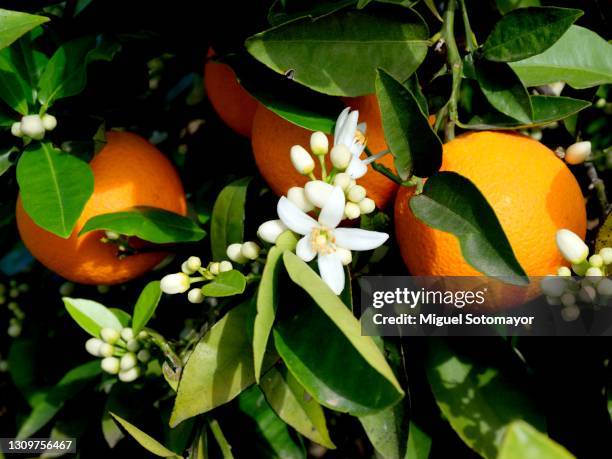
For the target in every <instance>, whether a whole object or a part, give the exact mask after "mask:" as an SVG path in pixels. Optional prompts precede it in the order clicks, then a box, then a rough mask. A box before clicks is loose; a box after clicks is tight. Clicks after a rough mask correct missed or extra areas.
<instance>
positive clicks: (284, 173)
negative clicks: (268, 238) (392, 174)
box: [251, 95, 397, 208]
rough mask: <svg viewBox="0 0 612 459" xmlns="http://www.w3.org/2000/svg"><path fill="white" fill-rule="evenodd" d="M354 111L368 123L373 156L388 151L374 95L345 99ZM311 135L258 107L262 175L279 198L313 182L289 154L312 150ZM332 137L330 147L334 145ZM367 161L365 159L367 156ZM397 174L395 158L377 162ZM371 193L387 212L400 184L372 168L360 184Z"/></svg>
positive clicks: (256, 141) (256, 137)
mask: <svg viewBox="0 0 612 459" xmlns="http://www.w3.org/2000/svg"><path fill="white" fill-rule="evenodd" d="M345 102H346V103H348V105H350V106H351V107H352V108H354V109H357V110H359V122H363V121H365V122H366V123H367V129H366V137H367V145H368V148H369V149H370V150H371V151H372V152H373V153H378V152H380V151H382V150H386V149H387V144H386V143H385V138H384V134H383V130H382V123H381V119H380V109H379V108H378V102H377V101H376V97H375V96H374V95H368V96H362V97H356V98H351V99H348V98H347V99H345ZM311 134H312V132H311V131H309V130H307V129H304V128H302V127H300V126H297V125H295V124H293V123H291V122H289V121H287V120H285V119H283V118H281V117H280V116H278V115H276V114H275V113H273V112H272V111H270V110H268V109H267V108H266V107H264V106H263V105H261V104H260V105H259V106H258V107H257V111H256V112H255V119H254V120H253V133H252V135H251V144H252V146H253V154H254V155H255V162H256V164H257V168H258V169H259V172H260V173H261V175H262V176H263V178H264V179H265V180H266V182H268V185H269V186H270V188H272V191H274V192H275V193H276V194H277V195H284V194H286V193H287V191H288V190H289V188H291V187H294V186H304V184H305V183H306V182H307V181H308V180H309V179H308V178H306V177H304V176H303V175H300V174H299V173H298V172H297V171H296V170H295V169H294V168H293V165H292V164H291V158H290V155H289V150H290V149H291V147H292V146H293V145H302V146H303V147H305V148H306V149H309V145H310V135H311ZM332 144H333V143H332V140H331V137H330V145H332ZM364 157H365V155H364ZM377 162H378V163H380V164H383V165H385V166H386V167H388V168H391V169H392V170H393V157H392V156H391V155H386V156H383V157H382V158H381V159H379V160H378V161H377ZM315 164H316V166H315V171H314V173H315V176H317V177H320V173H321V169H320V167H319V164H318V161H315ZM327 165H328V170H330V168H331V163H330V161H329V155H327ZM357 182H358V183H359V184H360V185H362V186H364V187H365V188H366V190H367V193H368V197H370V198H372V199H373V200H374V201H375V202H376V205H377V206H378V207H379V208H384V207H385V206H386V205H387V204H388V203H389V202H390V201H391V200H392V199H393V196H394V195H395V192H396V190H397V184H395V183H394V182H393V181H392V180H389V179H388V178H387V177H385V176H384V175H382V174H380V173H378V172H376V171H374V170H373V169H372V168H371V167H370V168H369V170H368V173H367V174H366V175H364V176H363V177H362V178H360V179H359V180H358V181H357Z"/></svg>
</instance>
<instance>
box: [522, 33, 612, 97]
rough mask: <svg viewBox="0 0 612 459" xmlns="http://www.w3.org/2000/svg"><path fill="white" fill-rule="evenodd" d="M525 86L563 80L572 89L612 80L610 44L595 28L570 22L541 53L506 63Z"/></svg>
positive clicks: (611, 50) (611, 45)
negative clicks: (570, 24) (560, 34)
mask: <svg viewBox="0 0 612 459" xmlns="http://www.w3.org/2000/svg"><path fill="white" fill-rule="evenodd" d="M510 66H511V67H512V69H513V70H514V71H515V72H516V73H517V75H518V76H519V78H520V79H521V80H522V81H523V83H524V84H525V85H526V86H539V85H543V84H548V83H555V82H557V81H565V82H566V83H567V84H568V85H570V86H571V87H573V88H576V89H584V88H590V87H592V86H598V85H601V84H609V83H612V44H610V43H609V42H607V41H606V40H604V39H603V38H601V37H600V36H599V35H597V34H596V33H595V32H593V31H591V30H589V29H585V28H584V27H580V26H575V25H574V26H571V27H570V28H569V30H568V31H567V32H565V34H563V36H562V37H561V38H560V39H559V41H557V42H556V43H555V44H554V45H553V46H552V47H550V48H549V49H547V50H546V51H544V52H543V53H542V54H538V55H537V56H533V57H530V58H527V59H524V60H520V61H517V62H513V63H512V64H510Z"/></svg>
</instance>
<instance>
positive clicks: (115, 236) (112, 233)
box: [104, 231, 121, 241]
mask: <svg viewBox="0 0 612 459" xmlns="http://www.w3.org/2000/svg"><path fill="white" fill-rule="evenodd" d="M104 237H106V239H108V240H109V241H116V240H117V239H119V238H120V237H121V235H120V234H119V233H117V232H115V231H104Z"/></svg>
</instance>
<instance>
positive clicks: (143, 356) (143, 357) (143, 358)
mask: <svg viewBox="0 0 612 459" xmlns="http://www.w3.org/2000/svg"><path fill="white" fill-rule="evenodd" d="M136 358H137V359H138V361H140V362H142V363H147V362H148V361H149V360H151V353H150V352H149V351H147V350H146V349H141V350H140V351H138V354H136Z"/></svg>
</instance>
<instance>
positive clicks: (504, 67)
mask: <svg viewBox="0 0 612 459" xmlns="http://www.w3.org/2000/svg"><path fill="white" fill-rule="evenodd" d="M476 78H477V80H478V84H479V85H480V89H481V90H482V92H483V94H484V95H485V97H486V98H487V100H488V101H489V103H490V104H491V105H492V106H493V107H495V108H496V109H497V110H499V111H500V112H501V113H503V114H504V115H507V116H509V117H510V118H514V119H516V120H518V121H521V122H522V123H525V124H529V123H531V120H532V117H533V113H532V111H533V110H532V107H531V99H530V98H529V93H528V92H527V89H525V87H524V86H523V83H521V80H520V79H519V77H517V76H516V74H515V73H514V71H513V70H512V69H511V68H510V67H509V66H508V64H506V63H505V62H488V61H484V60H480V61H477V62H476Z"/></svg>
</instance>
